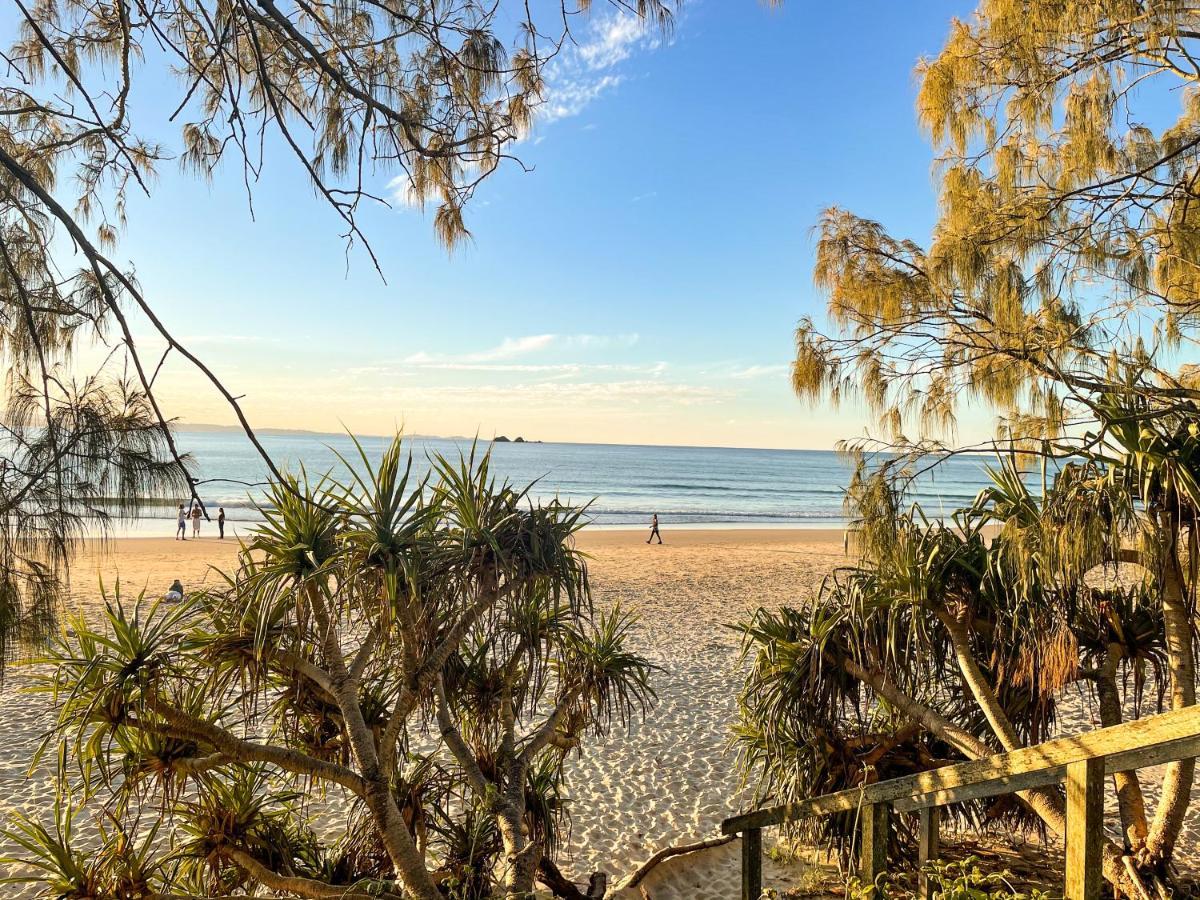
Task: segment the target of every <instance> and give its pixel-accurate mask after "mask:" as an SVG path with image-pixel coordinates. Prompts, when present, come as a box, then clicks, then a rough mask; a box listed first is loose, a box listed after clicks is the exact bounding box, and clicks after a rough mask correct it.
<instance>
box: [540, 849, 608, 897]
mask: <svg viewBox="0 0 1200 900" xmlns="http://www.w3.org/2000/svg"><path fill="white" fill-rule="evenodd" d="M537 879H538V881H540V882H541V883H542V884H544V885H545V886H546V887H548V888H550V893H552V894H554V896H555V897H558V898H560V900H604V897H605V895H606V894H607V893H608V876H607V875H605V874H604V873H603V872H593V873H592V877H591V878H590V879H588V889H587V893H586V894H585V893H584V892H583V891H581V890H579V887H578V886H577V885H576V884H575V882H573V881H571V880H569V879H568V878H567V876H565V875H563V873H562V872H561V871H560V870H559V868H558V866H557V865H555V864H554V860H552V859H550V857H548V856H543V857H542V860H541V862H539V863H538V867H537Z"/></svg>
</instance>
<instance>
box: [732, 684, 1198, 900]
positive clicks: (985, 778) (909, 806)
mask: <svg viewBox="0 0 1200 900" xmlns="http://www.w3.org/2000/svg"><path fill="white" fill-rule="evenodd" d="M1197 756H1200V707H1192V708H1189V709H1182V710H1176V711H1174V712H1169V713H1163V714H1162V715H1157V716H1150V717H1147V718H1144V719H1137V720H1134V721H1132V722H1126V723H1125V724H1123V725H1114V726H1113V727H1111V728H1101V729H1098V730H1096V731H1089V732H1086V733H1085V734H1078V735H1074V736H1072V737H1065V738H1058V739H1056V740H1053V741H1047V742H1046V743H1044V744H1038V745H1037V746H1034V747H1024V748H1022V749H1020V750H1014V751H1012V752H1011V753H999V754H997V755H995V756H989V757H987V758H986V759H976V760H971V761H970V762H964V763H956V764H954V765H950V766H944V767H942V768H940V769H932V770H930V771H928V772H921V773H919V774H917V775H907V776H905V777H903V778H893V779H891V780H889V781H880V782H876V783H875V784H869V785H866V786H864V787H861V788H852V789H850V790H846V791H839V792H838V793H836V794H825V795H824V796H821V797H813V798H812V799H810V800H803V801H801V802H799V803H788V804H785V805H783V806H775V807H771V808H769V809H759V810H755V811H754V812H749V813H745V814H744V815H740V816H734V817H732V818H729V819H726V820H725V821H724V822H722V823H721V830H722V831H723V832H724V833H725V834H740V835H741V836H742V900H759V897H760V895H761V894H762V829H763V828H767V827H769V826H772V825H779V824H782V823H784V822H791V821H796V820H798V819H806V818H813V817H816V816H826V815H830V814H831V813H838V812H846V811H851V810H857V811H858V814H859V827H860V830H861V837H860V839H859V847H858V850H859V875H860V877H861V878H862V880H863V881H864V882H873V881H874V880H875V879H876V878H877V877H878V876H879V875H881V874H883V873H884V872H885V871H886V870H887V840H888V823H889V819H890V816H891V815H892V812H893V811H896V812H916V813H918V814H919V816H920V829H919V832H918V833H919V841H918V860H917V861H918V865H919V866H921V867H922V868H923V867H924V865H925V864H926V863H927V862H929V861H930V860H934V859H936V858H937V856H938V824H939V819H940V808H941V807H943V806H946V805H947V804H950V803H957V802H960V801H963V800H978V799H981V798H984V797H993V796H996V795H997V794H1010V793H1014V792H1016V791H1025V790H1029V789H1030V788H1037V787H1046V786H1049V785H1055V784H1058V783H1060V782H1064V781H1065V782H1066V788H1067V834H1066V883H1065V887H1064V893H1063V896H1064V898H1065V900H1096V898H1097V897H1098V896H1099V893H1100V882H1101V877H1102V876H1101V851H1102V849H1103V845H1104V778H1105V776H1106V775H1112V774H1113V773H1116V772H1128V771H1132V770H1134V769H1140V768H1142V767H1143V766H1156V765H1161V764H1162V763H1167V762H1171V761H1173V760H1177V759H1190V758H1192V757H1197ZM919 891H920V894H921V896H922V897H926V898H928V896H929V893H930V887H929V885H928V883H927V882H926V881H925V879H923V878H922V879H921V882H920V884H919Z"/></svg>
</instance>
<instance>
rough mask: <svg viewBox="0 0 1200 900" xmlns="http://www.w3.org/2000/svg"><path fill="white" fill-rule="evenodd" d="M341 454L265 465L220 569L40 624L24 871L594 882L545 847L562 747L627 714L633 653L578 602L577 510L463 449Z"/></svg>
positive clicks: (220, 887)
mask: <svg viewBox="0 0 1200 900" xmlns="http://www.w3.org/2000/svg"><path fill="white" fill-rule="evenodd" d="M348 465H349V464H348ZM352 471H353V474H352V475H351V476H349V477H348V478H346V479H345V480H344V481H335V480H332V479H330V478H319V479H315V480H310V479H309V478H307V477H305V476H304V475H303V474H299V475H295V476H289V477H290V480H289V482H288V483H287V484H286V485H285V484H276V485H274V486H273V487H272V488H271V490H270V493H269V500H268V505H266V506H265V507H264V509H263V511H262V514H263V517H264V523H263V524H262V525H261V526H259V527H258V528H257V530H256V532H255V533H254V535H253V537H251V538H250V539H249V540H248V541H247V543H246V544H245V546H244V547H243V549H242V552H241V555H240V561H239V565H238V568H237V569H236V571H233V572H230V573H228V574H227V575H226V576H225V578H224V581H223V584H222V585H221V587H219V588H217V589H214V590H210V591H206V592H203V593H196V594H193V595H192V596H190V597H189V598H188V599H187V600H185V601H183V602H182V603H175V604H172V603H166V602H148V601H146V600H145V599H143V598H139V599H138V600H137V601H136V602H132V603H130V602H127V600H125V599H123V598H121V597H119V596H113V597H110V598H109V600H108V602H107V604H106V607H105V614H104V616H103V617H102V618H101V619H100V620H99V621H92V620H89V619H88V618H86V617H84V616H82V615H80V616H78V617H74V618H72V619H71V620H70V622H69V623H68V627H67V628H66V629H64V631H63V632H62V634H61V635H60V636H59V637H58V638H57V639H56V640H55V641H54V643H53V644H52V646H51V648H50V650H49V651H48V653H47V655H46V657H45V659H44V660H42V662H43V663H44V664H48V666H49V668H48V669H47V670H46V674H45V675H44V676H43V677H42V678H41V680H40V688H41V690H42V691H43V692H45V694H46V696H47V697H48V698H49V699H50V700H52V702H53V704H54V708H55V709H56V711H57V721H56V724H55V727H54V729H53V731H52V733H51V734H50V735H49V736H48V737H47V739H46V741H45V743H44V745H43V754H45V756H44V759H46V760H48V761H54V760H57V779H58V790H59V792H60V794H61V796H62V797H63V798H64V806H63V808H64V810H69V812H67V813H66V817H65V818H61V817H60V825H59V827H58V828H57V829H46V828H43V827H42V826H41V825H38V824H36V823H34V822H31V821H25V820H18V821H17V822H16V823H15V824H14V825H12V826H10V837H11V840H12V841H13V842H15V843H16V844H18V845H19V846H21V847H23V848H24V849H25V851H27V853H26V855H27V856H29V859H27V860H24V862H26V863H32V864H33V866H32V867H31V868H28V869H26V870H25V871H27V872H28V873H29V874H28V875H27V876H20V877H22V878H25V879H26V880H28V881H31V882H33V883H34V884H36V885H39V886H40V889H41V891H42V893H40V894H39V896H45V897H63V896H79V897H83V896H88V897H91V896H114V897H115V896H125V895H124V894H111V895H110V894H105V893H103V892H101V893H99V894H92V893H85V892H83V893H81V892H79V891H83V890H84V888H83V887H74V886H76V885H91V884H99V885H109V884H114V883H117V882H118V881H119V880H120V879H121V878H124V877H126V875H125V874H124V873H128V872H130V871H133V870H136V871H137V872H139V873H142V874H143V875H144V879H145V881H146V882H147V883H149V884H150V886H151V888H152V890H151V894H152V895H154V896H176V895H179V896H231V895H236V896H260V895H263V894H269V895H270V896H293V897H311V898H330V897H339V898H368V897H370V898H389V897H395V898H399V897H419V898H422V900H442V898H446V897H452V898H460V900H484V898H499V897H505V898H518V897H520V898H524V897H528V896H530V895H531V892H532V891H533V889H534V885H535V883H536V882H538V881H541V882H542V883H545V884H548V885H550V886H552V887H553V888H554V892H555V893H556V894H557V895H558V896H562V897H569V898H577V900H578V898H585V897H600V896H603V893H604V887H605V883H606V882H605V878H604V876H603V875H601V874H595V875H593V876H592V878H591V884H590V887H589V888H587V889H586V890H587V892H586V893H585V890H584V889H581V888H579V887H577V886H576V885H575V884H574V883H573V882H572V881H570V880H569V879H568V878H567V877H565V876H564V875H563V874H562V872H561V871H560V869H559V862H560V860H561V859H562V854H563V851H564V848H565V847H566V845H567V835H568V832H569V829H570V827H571V820H572V815H575V816H578V815H583V814H586V810H577V809H573V808H572V806H571V800H570V791H569V781H568V780H567V777H566V762H567V760H568V758H569V757H570V756H571V754H573V753H577V752H579V751H580V750H581V749H582V748H585V747H587V746H589V744H590V743H591V742H594V741H596V740H598V739H600V738H602V737H603V736H604V735H606V734H607V733H608V732H609V730H610V729H611V728H612V727H614V726H615V725H618V724H624V723H629V722H630V721H631V720H632V719H634V718H637V717H641V716H642V715H644V713H645V712H646V711H647V710H648V709H649V708H650V706H651V704H652V703H653V702H654V699H655V695H654V691H653V688H652V686H651V683H650V679H651V674H652V670H653V668H654V667H653V666H652V665H651V664H650V663H649V662H648V661H647V660H646V659H645V658H644V657H642V656H640V655H639V654H638V653H637V652H636V651H634V650H633V649H631V647H630V640H629V638H630V634H631V630H632V629H633V628H634V627H635V625H634V619H633V617H632V616H631V615H630V614H628V613H627V612H625V611H623V610H622V609H620V608H619V607H616V608H612V609H609V610H598V609H596V608H595V607H594V606H593V603H592V598H591V592H590V586H589V582H588V574H587V563H586V560H585V558H584V556H583V555H582V554H581V553H580V552H579V551H578V550H577V549H576V548H575V546H574V535H575V533H576V532H577V531H578V529H579V528H580V527H581V525H582V523H583V521H584V520H583V510H582V509H579V508H575V507H570V506H566V505H564V504H561V503H559V502H558V501H556V500H554V501H548V502H541V501H537V500H535V499H534V498H533V497H532V496H531V495H530V494H529V492H528V489H521V488H517V487H514V486H513V485H511V484H509V483H507V482H505V481H502V480H499V479H497V478H496V477H495V476H494V475H493V473H492V471H491V468H490V459H489V456H488V454H486V453H483V454H480V455H478V456H476V455H473V454H472V455H468V456H466V457H462V458H458V459H448V458H443V457H438V458H436V459H434V460H433V471H432V473H431V474H430V476H428V477H427V478H424V479H420V480H417V479H415V478H414V477H413V476H412V474H411V460H409V459H408V457H407V456H406V454H405V453H404V452H403V450H402V445H401V443H400V441H399V440H398V439H397V440H396V441H395V442H394V443H393V444H392V445H391V446H390V448H389V449H388V450H387V452H385V453H384V454H383V457H382V459H380V460H379V461H378V462H376V463H371V462H370V460H369V459H368V457H367V456H366V455H365V454H364V455H363V456H362V458H361V459H359V460H356V461H355V465H354V466H353V467H352ZM74 815H79V816H80V817H81V818H84V819H85V821H84V822H83V823H79V824H72V822H71V819H70V816H74ZM89 819H90V821H86V820H89ZM85 831H86V832H88V833H89V834H90V836H91V837H93V838H94V837H95V834H96V833H97V832H98V833H100V834H102V835H110V836H116V835H120V840H119V841H115V840H114V841H110V842H109V844H111V845H112V846H113V847H114V848H115V849H114V850H113V851H112V852H108V853H104V854H99V855H97V854H89V853H87V852H86V845H84V844H81V843H80V842H79V840H78V835H79V834H80V832H85ZM106 846H108V845H106ZM147 847H149V848H150V851H149V853H148V855H147V852H146V851H145V848H147ZM72 890H75V891H77V893H71V891H72ZM64 891H66V893H64ZM129 896H134V895H133V894H130V895H129ZM137 896H143V895H141V894H138V895H137Z"/></svg>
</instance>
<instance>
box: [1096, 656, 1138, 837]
mask: <svg viewBox="0 0 1200 900" xmlns="http://www.w3.org/2000/svg"><path fill="white" fill-rule="evenodd" d="M1121 658H1122V650H1121V645H1120V644H1115V643H1114V644H1109V645H1108V650H1107V652H1106V654H1105V658H1104V665H1103V666H1102V667H1101V669H1100V672H1099V674H1098V675H1097V677H1096V694H1097V696H1098V697H1099V701H1100V724H1101V725H1103V726H1104V727H1105V728H1109V727H1111V726H1113V725H1120V724H1121V722H1122V720H1123V718H1124V717H1123V716H1122V714H1121V695H1120V692H1119V691H1118V690H1117V669H1118V667H1119V666H1120V665H1121ZM1113 783H1114V785H1115V786H1116V789H1117V806H1118V808H1119V809H1120V813H1121V828H1122V830H1123V831H1124V833H1125V843H1126V845H1127V846H1128V847H1129V850H1130V852H1132V853H1134V854H1135V855H1138V854H1140V853H1141V852H1142V851H1143V850H1144V849H1145V847H1146V837H1147V835H1148V833H1149V829H1148V828H1147V826H1146V801H1145V798H1144V797H1143V796H1142V784H1141V781H1139V780H1138V775H1137V772H1136V771H1133V772H1117V773H1116V774H1115V775H1113Z"/></svg>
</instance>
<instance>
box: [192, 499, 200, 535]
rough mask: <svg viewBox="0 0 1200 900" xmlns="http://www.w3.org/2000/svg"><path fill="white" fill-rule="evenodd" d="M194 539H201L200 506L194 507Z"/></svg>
mask: <svg viewBox="0 0 1200 900" xmlns="http://www.w3.org/2000/svg"><path fill="white" fill-rule="evenodd" d="M192 537H194V538H197V539H199V537H200V504H199V503H197V504H195V505H194V506H192Z"/></svg>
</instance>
